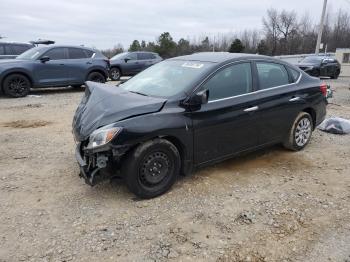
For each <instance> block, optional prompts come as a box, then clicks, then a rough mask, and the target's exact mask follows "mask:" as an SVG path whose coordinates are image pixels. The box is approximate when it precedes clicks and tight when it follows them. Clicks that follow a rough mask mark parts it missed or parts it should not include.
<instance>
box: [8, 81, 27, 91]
mask: <svg viewBox="0 0 350 262" xmlns="http://www.w3.org/2000/svg"><path fill="white" fill-rule="evenodd" d="M27 88H28V86H27V82H26V81H25V80H24V79H23V78H21V77H15V78H13V79H11V81H10V82H9V90H10V91H11V92H13V93H14V94H22V93H23V92H24V91H25V90H26V89H27Z"/></svg>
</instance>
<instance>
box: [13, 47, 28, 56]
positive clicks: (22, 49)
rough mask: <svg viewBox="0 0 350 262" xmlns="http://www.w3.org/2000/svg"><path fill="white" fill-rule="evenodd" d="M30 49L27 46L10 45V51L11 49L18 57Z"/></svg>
mask: <svg viewBox="0 0 350 262" xmlns="http://www.w3.org/2000/svg"><path fill="white" fill-rule="evenodd" d="M30 48H31V46H28V45H12V49H13V51H14V53H15V55H20V54H22V53H24V52H25V51H27V50H28V49H30Z"/></svg>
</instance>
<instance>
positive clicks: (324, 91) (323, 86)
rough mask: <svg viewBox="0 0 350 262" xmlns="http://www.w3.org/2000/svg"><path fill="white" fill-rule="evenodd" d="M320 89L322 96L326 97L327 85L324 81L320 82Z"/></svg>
mask: <svg viewBox="0 0 350 262" xmlns="http://www.w3.org/2000/svg"><path fill="white" fill-rule="evenodd" d="M320 90H321V92H322V95H323V96H324V97H327V85H326V83H322V84H321V85H320Z"/></svg>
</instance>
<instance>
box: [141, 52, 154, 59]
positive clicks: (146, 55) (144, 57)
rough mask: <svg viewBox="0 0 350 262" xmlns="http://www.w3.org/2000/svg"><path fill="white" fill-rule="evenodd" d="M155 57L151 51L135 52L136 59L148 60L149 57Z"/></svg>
mask: <svg viewBox="0 0 350 262" xmlns="http://www.w3.org/2000/svg"><path fill="white" fill-rule="evenodd" d="M155 58H156V57H155V56H154V55H153V54H151V53H138V54H137V59H138V60H150V59H155Z"/></svg>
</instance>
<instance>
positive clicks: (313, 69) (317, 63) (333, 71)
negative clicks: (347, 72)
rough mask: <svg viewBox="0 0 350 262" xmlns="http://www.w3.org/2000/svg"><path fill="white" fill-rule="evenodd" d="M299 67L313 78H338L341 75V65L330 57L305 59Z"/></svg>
mask: <svg viewBox="0 0 350 262" xmlns="http://www.w3.org/2000/svg"><path fill="white" fill-rule="evenodd" d="M297 66H298V67H299V68H300V69H301V70H303V71H304V72H306V73H308V74H309V75H311V76H315V77H320V76H325V77H332V78H337V77H338V76H339V74H340V70H341V66H340V63H339V62H338V61H337V60H336V59H334V58H331V57H328V56H309V57H306V58H305V59H303V60H302V61H301V62H300V63H298V64H297Z"/></svg>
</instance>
